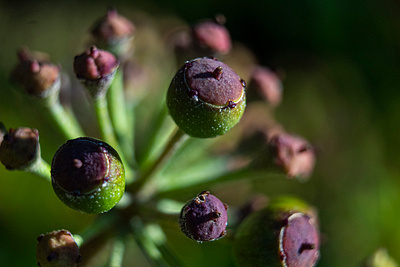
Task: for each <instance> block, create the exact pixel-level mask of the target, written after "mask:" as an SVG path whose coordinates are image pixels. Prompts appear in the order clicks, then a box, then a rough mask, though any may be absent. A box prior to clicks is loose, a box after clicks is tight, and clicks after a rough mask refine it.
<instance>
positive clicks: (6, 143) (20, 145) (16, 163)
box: [0, 128, 40, 170]
mask: <svg viewBox="0 0 400 267" xmlns="http://www.w3.org/2000/svg"><path fill="white" fill-rule="evenodd" d="M0 135H1V134H0ZM2 139H3V140H2V142H1V144H0V161H1V163H3V165H4V166H5V167H6V168H7V169H8V170H22V169H25V168H28V167H29V166H30V165H32V164H33V163H34V162H35V161H36V160H37V159H38V158H40V145H39V131H38V130H36V129H30V128H17V129H9V131H8V133H6V134H5V135H4V137H3V138H2Z"/></svg>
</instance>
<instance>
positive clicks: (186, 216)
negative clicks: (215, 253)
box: [179, 191, 228, 242]
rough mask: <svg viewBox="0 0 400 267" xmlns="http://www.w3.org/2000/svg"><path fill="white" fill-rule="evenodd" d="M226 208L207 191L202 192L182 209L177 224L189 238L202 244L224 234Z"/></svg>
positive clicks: (226, 221)
mask: <svg viewBox="0 0 400 267" xmlns="http://www.w3.org/2000/svg"><path fill="white" fill-rule="evenodd" d="M227 209H228V206H227V205H226V204H224V203H222V202H221V200H219V199H218V198H217V197H215V196H214V195H211V194H210V192H208V191H203V192H201V193H200V194H198V195H197V196H196V197H195V198H193V199H192V200H190V201H189V202H187V203H186V205H185V206H184V207H183V208H182V211H181V215H180V219H179V224H180V227H181V230H182V232H183V233H184V234H185V235H186V236H187V237H189V238H191V239H193V240H196V241H199V242H203V241H213V240H216V239H219V238H222V237H223V236H225V234H226V230H225V229H226V226H227V223H228V215H227Z"/></svg>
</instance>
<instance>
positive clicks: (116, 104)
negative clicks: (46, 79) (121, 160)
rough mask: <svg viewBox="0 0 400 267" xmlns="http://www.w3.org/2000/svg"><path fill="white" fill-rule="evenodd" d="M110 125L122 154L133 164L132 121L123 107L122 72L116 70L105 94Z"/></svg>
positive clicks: (124, 106)
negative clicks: (112, 127)
mask: <svg viewBox="0 0 400 267" xmlns="http://www.w3.org/2000/svg"><path fill="white" fill-rule="evenodd" d="M107 97H108V104H109V111H110V118H111V123H112V125H113V126H114V131H115V134H116V137H117V139H118V141H119V142H120V144H121V148H122V149H123V153H124V155H125V157H126V159H127V160H128V162H129V163H131V164H135V152H134V151H135V150H134V146H133V142H134V131H133V127H134V125H133V121H130V120H129V119H128V118H129V117H130V116H128V115H127V107H126V105H125V96H124V81H123V72H122V71H121V70H119V69H118V70H117V72H116V73H115V77H114V80H113V82H112V84H111V86H110V88H109V89H108V93H107Z"/></svg>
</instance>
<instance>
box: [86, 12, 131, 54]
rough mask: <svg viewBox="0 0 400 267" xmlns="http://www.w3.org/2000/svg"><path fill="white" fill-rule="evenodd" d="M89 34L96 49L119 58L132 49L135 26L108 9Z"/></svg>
mask: <svg viewBox="0 0 400 267" xmlns="http://www.w3.org/2000/svg"><path fill="white" fill-rule="evenodd" d="M91 34H92V36H93V37H94V43H95V44H96V45H97V46H98V47H100V48H101V49H104V50H107V51H110V52H111V53H113V54H114V55H116V56H118V57H121V56H125V55H127V54H128V52H129V51H130V50H131V49H132V46H133V38H134V34H135V26H134V24H133V23H132V22H131V21H130V20H128V19H127V18H125V17H123V16H121V15H119V14H118V12H117V10H115V9H110V10H108V11H107V15H106V16H105V17H103V18H101V19H100V20H99V21H98V22H96V24H95V26H94V27H93V29H92V31H91Z"/></svg>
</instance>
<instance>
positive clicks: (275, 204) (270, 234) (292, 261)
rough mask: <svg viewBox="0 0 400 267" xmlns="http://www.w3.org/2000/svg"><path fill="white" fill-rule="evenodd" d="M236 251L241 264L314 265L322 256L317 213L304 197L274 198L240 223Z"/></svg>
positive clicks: (289, 266) (290, 266)
mask: <svg viewBox="0 0 400 267" xmlns="http://www.w3.org/2000/svg"><path fill="white" fill-rule="evenodd" d="M234 254H235V258H236V260H237V262H238V263H239V266H269V267H312V266H315V265H316V263H317V261H318V259H319V232H318V226H317V222H316V215H315V213H314V212H313V210H312V209H311V208H309V207H308V206H307V204H306V203H304V202H303V201H301V200H298V199H295V198H284V199H279V200H274V201H272V202H271V205H270V206H268V207H267V208H265V209H262V210H260V211H258V212H255V213H253V214H251V215H249V217H248V218H246V219H245V220H244V221H243V223H242V224H241V225H240V226H239V228H238V230H237V232H236V236H235V241H234Z"/></svg>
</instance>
